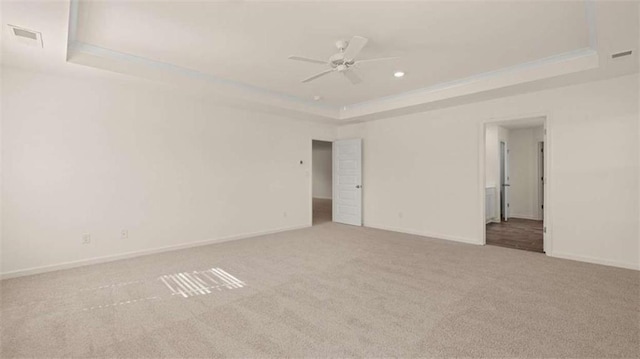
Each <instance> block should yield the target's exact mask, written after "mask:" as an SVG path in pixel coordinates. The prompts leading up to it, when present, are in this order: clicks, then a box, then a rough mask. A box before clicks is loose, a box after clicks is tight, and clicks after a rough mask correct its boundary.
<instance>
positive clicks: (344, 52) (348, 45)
mask: <svg viewBox="0 0 640 359" xmlns="http://www.w3.org/2000/svg"><path fill="white" fill-rule="evenodd" d="M368 41H369V40H368V39H367V38H365V37H362V36H354V37H352V38H351V40H349V41H347V40H339V41H336V47H337V48H338V50H339V52H338V53H337V54H335V55H333V56H331V57H330V58H329V60H327V61H323V60H317V59H312V58H308V57H303V56H289V59H290V60H296V61H304V62H311V63H314V64H322V65H329V68H328V69H327V70H324V71H322V72H319V73H317V74H315V75H313V76H310V77H307V78H306V79H304V80H302V82H304V83H306V82H310V81H313V80H315V79H317V78H319V77H322V76H324V75H328V74H330V73H332V72H339V73H341V74H342V75H344V77H346V78H347V79H348V80H349V81H351V83H352V84H354V85H355V84H359V83H360V82H362V79H361V78H360V76H358V74H357V73H356V72H355V71H354V69H353V66H355V65H358V64H362V63H366V62H374V61H386V60H393V59H397V57H381V58H377V59H365V60H356V57H357V56H358V54H359V53H360V51H361V50H362V49H363V48H364V46H365V45H366V44H367V42H368Z"/></svg>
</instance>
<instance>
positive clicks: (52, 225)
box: [2, 69, 335, 275]
mask: <svg viewBox="0 0 640 359" xmlns="http://www.w3.org/2000/svg"><path fill="white" fill-rule="evenodd" d="M2 95H3V98H2V100H3V107H2V126H3V128H2V130H3V131H2V160H3V162H2V166H3V172H2V181H3V188H2V196H3V197H2V203H3V207H4V208H3V210H4V211H3V212H2V219H3V223H4V227H3V228H2V273H4V274H5V275H6V274H7V273H11V272H19V271H24V270H28V269H33V268H38V267H46V266H51V265H58V264H61V263H65V262H74V261H82V260H87V259H91V258H99V257H105V256H114V255H120V254H123V253H129V252H137V251H147V250H150V249H156V248H161V247H168V246H178V245H185V244H193V243H196V242H198V241H207V240H218V239H225V238H232V237H236V236H243V235H248V234H256V233H264V232H269V231H277V230H282V229H288V228H296V227H300V226H306V225H310V221H311V213H310V208H311V204H310V201H311V196H310V191H311V182H310V181H311V178H310V170H311V169H310V167H309V166H310V163H311V146H310V145H309V144H310V141H311V139H312V138H333V137H334V136H335V127H333V126H330V125H325V124H319V123H312V122H305V121H299V120H290V119H285V118H279V117H274V116H270V115H266V114H259V113H254V112H248V111H244V110H238V109H231V108H225V107H220V106H216V105H213V104H211V103H210V101H207V100H199V99H194V98H189V97H185V96H182V95H181V94H180V93H178V92H171V91H169V92H167V91H155V90H154V89H153V86H150V87H148V86H145V87H137V85H133V84H132V85H129V86H122V85H119V84H115V83H111V82H108V81H106V80H91V81H89V80H83V81H81V80H76V79H70V78H62V77H54V76H46V75H43V74H37V73H28V72H22V71H18V70H12V69H4V73H3V78H2ZM300 160H303V161H304V165H300V163H299V162H300ZM122 229H127V230H128V231H129V238H128V239H126V240H125V239H121V238H120V231H121V230H122ZM83 233H90V234H91V237H92V243H91V244H89V245H83V244H81V238H82V234H83Z"/></svg>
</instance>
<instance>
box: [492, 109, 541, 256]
mask: <svg viewBox="0 0 640 359" xmlns="http://www.w3.org/2000/svg"><path fill="white" fill-rule="evenodd" d="M544 142H545V117H536V118H528V119H522V120H511V121H505V122H500V123H491V124H487V125H486V127H485V146H486V148H485V222H486V227H485V231H486V232H485V238H486V244H488V245H496V246H501V247H507V248H514V249H522V250H527V251H532V252H540V253H544V197H545V196H544V183H545V178H544Z"/></svg>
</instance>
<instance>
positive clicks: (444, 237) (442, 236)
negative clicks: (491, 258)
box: [365, 224, 482, 245]
mask: <svg viewBox="0 0 640 359" xmlns="http://www.w3.org/2000/svg"><path fill="white" fill-rule="evenodd" d="M365 227H369V228H374V229H381V230H384V231H391V232H398V233H406V234H413V235H416V236H421V237H428V238H432V239H442V240H445V241H453V242H459V243H466V244H474V245H482V243H480V241H477V240H473V239H471V238H464V237H456V236H449V235H445V234H437V233H430V232H422V231H414V230H407V229H404V228H397V227H390V226H384V225H377V224H365Z"/></svg>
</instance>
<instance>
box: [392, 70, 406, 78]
mask: <svg viewBox="0 0 640 359" xmlns="http://www.w3.org/2000/svg"><path fill="white" fill-rule="evenodd" d="M393 76H395V77H397V78H401V77H403V76H404V72H402V71H396V72H394V73H393Z"/></svg>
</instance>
